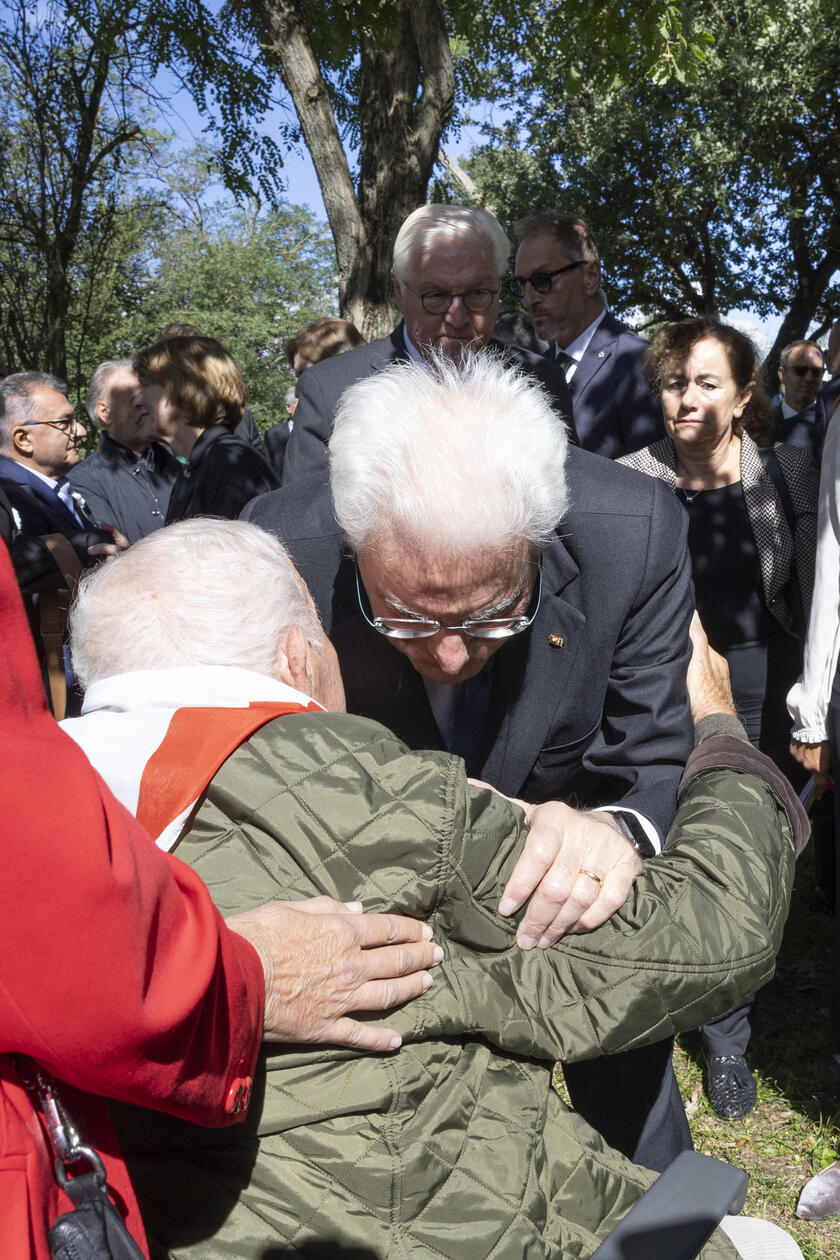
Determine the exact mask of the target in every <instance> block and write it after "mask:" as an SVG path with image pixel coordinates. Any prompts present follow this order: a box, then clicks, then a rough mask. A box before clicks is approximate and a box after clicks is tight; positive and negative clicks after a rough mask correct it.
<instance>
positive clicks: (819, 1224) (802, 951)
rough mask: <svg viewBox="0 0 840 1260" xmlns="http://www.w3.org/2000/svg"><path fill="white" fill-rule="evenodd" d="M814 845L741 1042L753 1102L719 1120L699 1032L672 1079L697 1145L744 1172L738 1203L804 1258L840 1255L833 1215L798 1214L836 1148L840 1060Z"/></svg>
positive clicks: (839, 1147) (685, 1041) (839, 1229)
mask: <svg viewBox="0 0 840 1260" xmlns="http://www.w3.org/2000/svg"><path fill="white" fill-rule="evenodd" d="M813 887H814V874H813V854H812V852H811V847H810V846H809V848H808V849H807V850H806V852H805V853H804V854H803V856H802V858H801V859H800V862H799V864H798V867H797V873H796V885H795V888H794V894H793V901H792V904H791V912H790V918H789V920H788V924H787V928H786V930H785V939H784V942H783V945H782V950H781V953H780V954H779V962H778V968H777V972H776V976H775V979H774V980H773V981H772V982H771V983H770V984H769V985H767V987H766V988H764V989H762V991H761V993H760V994H759V995H758V998H757V1001H756V1006H755V1012H754V1016H755V1017H754V1021H753V1035H752V1039H751V1042H750V1046H749V1049H748V1051H747V1062H748V1063H749V1065H750V1067H751V1069H752V1071H753V1073H754V1074H755V1077H756V1080H757V1082H758V1105H757V1106H756V1108H755V1110H754V1111H753V1113H752V1114H751V1115H749V1116H747V1117H746V1119H745V1120H741V1121H727V1120H719V1119H718V1118H717V1116H716V1115H715V1114H714V1113H713V1112H712V1111H711V1109H710V1108H709V1105H708V1103H707V1101H706V1097H705V1093H704V1090H703V1058H702V1054H701V1050H700V1038H699V1036H698V1035H697V1034H695V1033H692V1034H687V1035H684V1036H683V1037H681V1038H680V1039H679V1044H678V1047H677V1053H676V1057H675V1067H676V1071H677V1080H678V1081H679V1084H680V1090H681V1092H682V1095H683V1099H684V1100H685V1101H686V1104H687V1110H688V1113H689V1122H690V1124H691V1132H692V1136H693V1138H694V1144H695V1146H696V1147H697V1149H698V1150H699V1151H703V1153H704V1154H706V1155H713V1156H715V1157H716V1158H718V1159H725V1160H728V1161H729V1163H732V1164H737V1165H738V1167H739V1168H743V1169H744V1171H745V1172H747V1173H748V1174H749V1178H750V1189H749V1197H748V1199H747V1203H746V1207H745V1208H744V1211H745V1212H746V1213H748V1214H750V1215H753V1216H762V1217H765V1218H766V1219H767V1220H771V1221H775V1222H776V1223H777V1224H779V1225H781V1226H783V1228H785V1229H786V1230H788V1231H789V1232H790V1233H791V1234H792V1235H793V1236H794V1238H795V1239H796V1241H797V1242H798V1243H799V1246H800V1247H801V1248H802V1252H803V1254H804V1255H805V1257H806V1260H811V1258H812V1257H817V1256H820V1257H822V1256H832V1257H836V1256H838V1255H840V1217H830V1218H828V1219H827V1220H824V1221H800V1220H798V1219H797V1218H796V1216H795V1215H794V1209H795V1207H796V1200H797V1197H798V1195H799V1191H800V1190H801V1188H802V1186H803V1184H804V1182H806V1181H807V1180H808V1178H809V1177H811V1176H812V1175H813V1174H814V1173H815V1172H819V1170H820V1169H821V1168H824V1167H825V1166H826V1165H827V1164H830V1163H831V1162H832V1160H834V1159H836V1158H838V1157H840V1067H838V1065H837V1064H836V1063H835V1061H834V1060H833V1059H832V1057H831V1056H830V1055H829V1053H828V992H829V966H830V957H831V938H832V933H833V927H834V925H833V920H832V919H830V918H828V917H826V916H825V915H823V914H818V913H816V912H815V911H814V910H813V909H812V896H813Z"/></svg>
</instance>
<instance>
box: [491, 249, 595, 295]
mask: <svg viewBox="0 0 840 1260" xmlns="http://www.w3.org/2000/svg"><path fill="white" fill-rule="evenodd" d="M586 261H587V260H586V259H585V258H579V259H578V260H577V262H572V263H566V265H565V267H555V268H554V270H553V271H532V272H531V274H530V276H514V277H513V278H512V279H510V280H508V282H507V287H508V289H509V290H510V291H511V293H512V294H513V296H514V297H522V295H523V293H524V292H525V285H526V284H530V286H531V288H532V289H533V290H534V292H535V293H548V291H549V289H550V288H551V286H552V284H553V283H554V277H555V276H562V274H563V272H564V271H574V270H575V268H576V267H582V266H583V265H584V263H585V262H586Z"/></svg>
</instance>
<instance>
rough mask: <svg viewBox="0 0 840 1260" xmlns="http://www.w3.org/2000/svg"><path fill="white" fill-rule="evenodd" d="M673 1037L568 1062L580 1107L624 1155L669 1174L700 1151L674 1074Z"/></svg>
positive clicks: (576, 1106)
mask: <svg viewBox="0 0 840 1260" xmlns="http://www.w3.org/2000/svg"><path fill="white" fill-rule="evenodd" d="M673 1050H674V1041H673V1038H670V1037H669V1038H668V1039H667V1040H666V1041H657V1042H655V1043H654V1044H653V1045H652V1046H642V1047H640V1048H639V1049H638V1050H625V1051H624V1052H623V1053H622V1054H609V1055H604V1056H603V1057H602V1058H600V1059H587V1060H586V1062H585V1063H564V1064H563V1075H564V1076H565V1078H566V1085H567V1086H568V1089H569V1097H570V1098H571V1100H572V1105H573V1107H574V1109H575V1111H576V1112H577V1113H578V1114H579V1115H581V1116H583V1118H584V1120H587V1121H588V1122H589V1124H591V1125H592V1127H593V1129H597V1131H598V1132H599V1133H600V1134H601V1136H602V1137H603V1138H604V1139H605V1141H607V1142H608V1143H609V1144H610V1146H614V1147H615V1149H616V1150H617V1151H621V1153H622V1155H626V1156H627V1157H628V1159H632V1160H633V1162H634V1163H635V1164H642V1165H644V1167H645V1168H650V1169H652V1170H653V1171H654V1172H664V1171H665V1169H666V1168H667V1167H668V1165H669V1164H670V1163H671V1162H672V1161H673V1160H675V1159H676V1157H677V1156H678V1155H679V1154H680V1152H681V1151H691V1150H693V1149H694V1147H693V1144H692V1141H691V1132H690V1130H689V1127H688V1121H687V1120H686V1118H685V1108H684V1106H683V1101H682V1098H681V1097H680V1091H679V1088H678V1086H677V1079H676V1077H675V1076H674V1066H673V1062H672V1055H673Z"/></svg>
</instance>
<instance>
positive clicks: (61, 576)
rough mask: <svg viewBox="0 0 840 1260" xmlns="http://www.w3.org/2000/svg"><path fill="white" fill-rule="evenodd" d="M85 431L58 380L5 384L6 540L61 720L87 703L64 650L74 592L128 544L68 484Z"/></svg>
mask: <svg viewBox="0 0 840 1260" xmlns="http://www.w3.org/2000/svg"><path fill="white" fill-rule="evenodd" d="M85 433H86V430H85V426H84V425H83V424H82V423H81V421H80V420H79V419H78V418H77V417H76V415H75V414H74V411H73V407H72V404H71V403H70V402H69V400H68V398H67V386H66V385H65V384H64V382H63V381H60V380H58V379H57V377H55V376H50V375H49V374H48V373H46V372H15V373H14V374H13V375H12V376H7V377H6V378H5V380H3V381H2V382H0V534H2V537H3V540H4V542H5V543H6V545H7V546H8V547H9V551H10V554H11V556H12V561H13V563H14V566H15V576H16V577H17V580H18V583H19V585H20V588H21V591H22V593H23V594H24V595H26V596H31V597H32V598H30V599H29V600H28V606H27V612H28V614H29V624H30V629H31V630H32V636H33V639H34V640H35V644H36V647H37V648H38V652H39V658H40V662H41V668H42V671H43V675H44V685H45V688H46V690H47V693H48V695H49V696H50V701H51V704H52V707H53V711H54V713H55V714H56V716H57V717H63V716H64V713H65V706H69V711H71V712H76V711H77V708H78V704H79V702H80V699H81V697H80V696H79V695H78V693H76V692H74V690H73V674H72V671H71V669H70V665H69V658H68V657H67V653H66V645H64V644H63V640H64V631H65V628H66V618H67V607H68V605H69V600H70V594H69V592H70V591H71V590H72V588H73V587H74V585H75V579H76V578H77V576H78V574H79V573H80V572H81V570H82V569H83V568H86V567H87V566H88V565H91V564H94V563H95V562H96V561H97V560H98V559H99V558H100V557H101V556H106V555H113V554H114V552H116V551H119V550H121V549H122V548H124V547H127V546H128V540H127V539H126V538H125V536H124V535H123V534H121V533H120V531H119V530H118V529H117V528H116V527H115V526H114V525H111V524H110V523H108V522H105V521H102V522H97V521H96V520H95V519H94V517H93V514H92V513H91V512H90V510H89V509H88V506H87V504H86V503H85V501H84V499H83V498H82V496H81V495H80V494H79V493H78V492H74V491H72V490H71V488H70V486H69V485H68V483H67V473H68V472H69V471H70V469H71V468H73V467H74V465H76V464H77V463H78V462H79V446H80V444H81V442H82V441H83V440H84V437H85Z"/></svg>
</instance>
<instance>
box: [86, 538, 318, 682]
mask: <svg viewBox="0 0 840 1260" xmlns="http://www.w3.org/2000/svg"><path fill="white" fill-rule="evenodd" d="M292 625H297V626H300V627H301V629H302V630H303V632H304V634H305V635H306V637H307V638H308V639H309V641H310V642H311V643H313V644H314V645H316V646H319V645H320V644H321V643H322V641H323V631H322V629H321V624H320V622H319V621H318V615H317V613H316V611H315V606H314V604H313V603H312V600H311V599H310V597H309V593H308V591H307V590H306V587H305V586H304V585H303V583H302V581H301V579H300V577H299V576H298V573H297V570H296V569H295V568H294V566H293V564H292V562H291V560H290V559H289V557H288V555H287V553H286V550H285V548H284V547H283V546H282V544H281V543H279V542H278V541H277V539H276V538H273V537H272V535H271V534H267V533H266V532H265V530H262V529H260V528H259V527H258V526H257V525H251V524H250V523H248V522H246V521H220V520H212V519H210V518H206V517H205V518H201V517H199V518H197V519H195V520H190V521H181V522H180V523H179V524H177V525H168V526H167V527H166V528H165V529H160V530H156V531H155V533H153V534H149V535H148V537H146V538H143V539H141V540H140V541H139V542H136V543H134V545H133V546H132V547H129V548H128V550H126V551H123V552H121V553H120V555H118V556H115V557H114V558H113V559H111V560H108V561H107V562H105V563H103V564H100V565H99V566H97V568H95V569H93V570H91V571H90V572H88V573H87V574H85V576H84V577H83V578H82V581H81V584H80V586H79V593H78V595H77V596H76V601H75V603H74V605H73V608H72V611H71V614H70V641H71V648H72V654H73V668H74V670H75V672H76V676H77V678H78V680H79V682H80V683H81V685H82V687H83V688H87V687H89V686H90V685H91V684H92V683H95V682H98V681H99V680H100V679H102V678H109V677H111V676H112V675H114V674H128V673H135V672H137V671H138V670H144V669H173V668H175V667H177V666H182V665H234V666H238V667H239V668H240V669H250V670H254V671H255V672H256V673H259V674H266V675H268V676H270V677H275V676H276V675H275V669H276V658H277V648H278V645H279V643H280V642H281V640H282V638H283V635H284V633H285V632H286V631H287V630H288V629H289V628H290V627H291V626H292Z"/></svg>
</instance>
